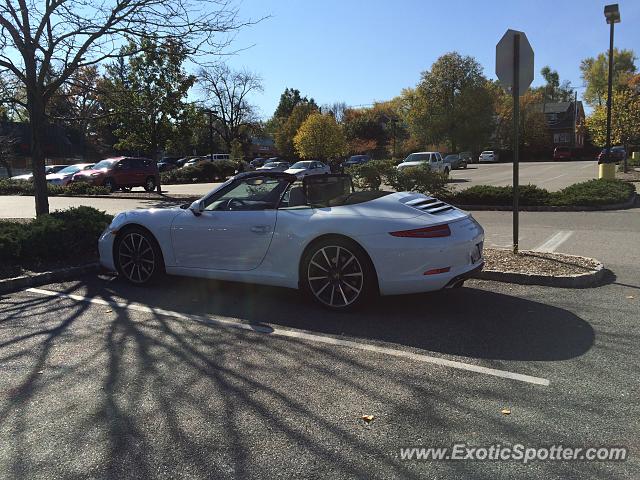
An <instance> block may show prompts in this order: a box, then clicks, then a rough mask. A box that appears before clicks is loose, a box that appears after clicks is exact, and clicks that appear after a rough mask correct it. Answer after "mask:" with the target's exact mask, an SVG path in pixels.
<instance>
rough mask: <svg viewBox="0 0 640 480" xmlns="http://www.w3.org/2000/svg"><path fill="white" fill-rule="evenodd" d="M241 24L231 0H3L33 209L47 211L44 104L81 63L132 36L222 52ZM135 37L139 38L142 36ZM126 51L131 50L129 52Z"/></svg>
mask: <svg viewBox="0 0 640 480" xmlns="http://www.w3.org/2000/svg"><path fill="white" fill-rule="evenodd" d="M249 23H252V22H241V21H240V20H239V19H238V11H237V8H235V7H234V6H233V5H232V4H231V3H230V0H103V1H90V0H5V1H3V2H1V3H0V69H2V70H4V71H5V72H9V73H11V75H12V76H13V77H14V78H15V79H16V80H17V81H18V82H19V83H20V84H21V85H22V86H23V89H24V91H25V92H26V98H25V99H24V100H21V99H14V101H16V102H18V103H19V104H20V105H22V106H23V107H24V108H25V109H26V110H27V112H28V114H29V121H30V127H31V128H30V130H31V139H30V140H31V156H32V159H33V173H34V183H35V203H36V214H37V215H41V214H44V213H48V211H49V202H48V198H47V188H46V180H45V173H44V152H43V139H44V132H45V128H46V124H47V116H46V109H47V105H48V103H49V101H50V100H51V99H52V97H53V96H54V95H56V94H57V92H58V91H59V89H60V88H61V86H62V85H63V84H64V83H65V82H67V81H68V80H69V79H70V78H71V77H72V76H73V75H74V73H75V72H77V71H78V69H81V68H84V67H88V66H91V65H96V64H99V63H100V62H103V61H104V60H107V59H112V58H117V57H119V56H121V55H122V50H121V48H120V47H121V46H122V45H123V44H124V43H125V42H126V41H127V39H131V38H138V39H140V38H150V37H153V38H154V39H156V40H162V39H179V40H180V41H181V42H182V43H183V44H185V45H188V46H189V57H190V58H191V59H192V60H194V61H200V62H204V59H206V55H207V54H215V53H220V51H221V49H223V48H224V47H226V46H227V45H228V44H229V42H230V39H231V36H230V35H229V34H230V33H232V32H234V31H236V30H237V29H239V28H240V27H242V26H244V25H247V24H249ZM139 43H140V42H139ZM127 53H128V54H132V53H136V52H127Z"/></svg>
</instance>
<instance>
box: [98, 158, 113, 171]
mask: <svg viewBox="0 0 640 480" xmlns="http://www.w3.org/2000/svg"><path fill="white" fill-rule="evenodd" d="M115 162H116V161H115V160H101V161H99V162H98V163H96V164H95V165H94V166H93V169H94V170H100V169H102V168H109V167H111V166H112V165H113V164H114V163H115Z"/></svg>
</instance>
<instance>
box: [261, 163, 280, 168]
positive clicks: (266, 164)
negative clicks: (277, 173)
mask: <svg viewBox="0 0 640 480" xmlns="http://www.w3.org/2000/svg"><path fill="white" fill-rule="evenodd" d="M280 165H282V164H281V163H278V162H269V163H265V164H264V167H262V168H275V167H279V166H280Z"/></svg>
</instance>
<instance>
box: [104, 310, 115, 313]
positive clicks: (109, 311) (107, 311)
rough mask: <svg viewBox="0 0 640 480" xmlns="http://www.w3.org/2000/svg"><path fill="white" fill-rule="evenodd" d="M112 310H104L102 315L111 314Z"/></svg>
mask: <svg viewBox="0 0 640 480" xmlns="http://www.w3.org/2000/svg"><path fill="white" fill-rule="evenodd" d="M111 312H113V310H105V311H104V313H111Z"/></svg>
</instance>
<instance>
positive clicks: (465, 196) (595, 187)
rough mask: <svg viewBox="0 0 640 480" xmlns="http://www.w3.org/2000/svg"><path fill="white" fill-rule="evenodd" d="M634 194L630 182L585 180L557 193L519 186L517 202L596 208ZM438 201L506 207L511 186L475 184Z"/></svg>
mask: <svg viewBox="0 0 640 480" xmlns="http://www.w3.org/2000/svg"><path fill="white" fill-rule="evenodd" d="M634 191H635V187H634V186H633V184H631V183H627V182H622V181H620V180H589V181H587V182H581V183H576V184H574V185H570V186H568V187H566V188H564V189H563V190H560V191H559V192H549V191H547V190H545V189H544V188H539V187H536V186H535V185H523V186H521V187H520V196H519V202H520V205H523V206H545V205H558V206H598V205H612V204H616V203H624V202H626V201H627V200H628V199H629V197H630V196H631V195H632V194H633V192H634ZM442 199H443V200H446V201H449V202H451V203H454V204H458V205H492V206H496V205H499V206H509V205H512V204H513V187H511V186H506V187H495V186H492V185H476V186H474V187H470V188H467V189H466V190H462V191H460V192H456V193H448V194H447V193H445V194H443V195H442Z"/></svg>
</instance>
